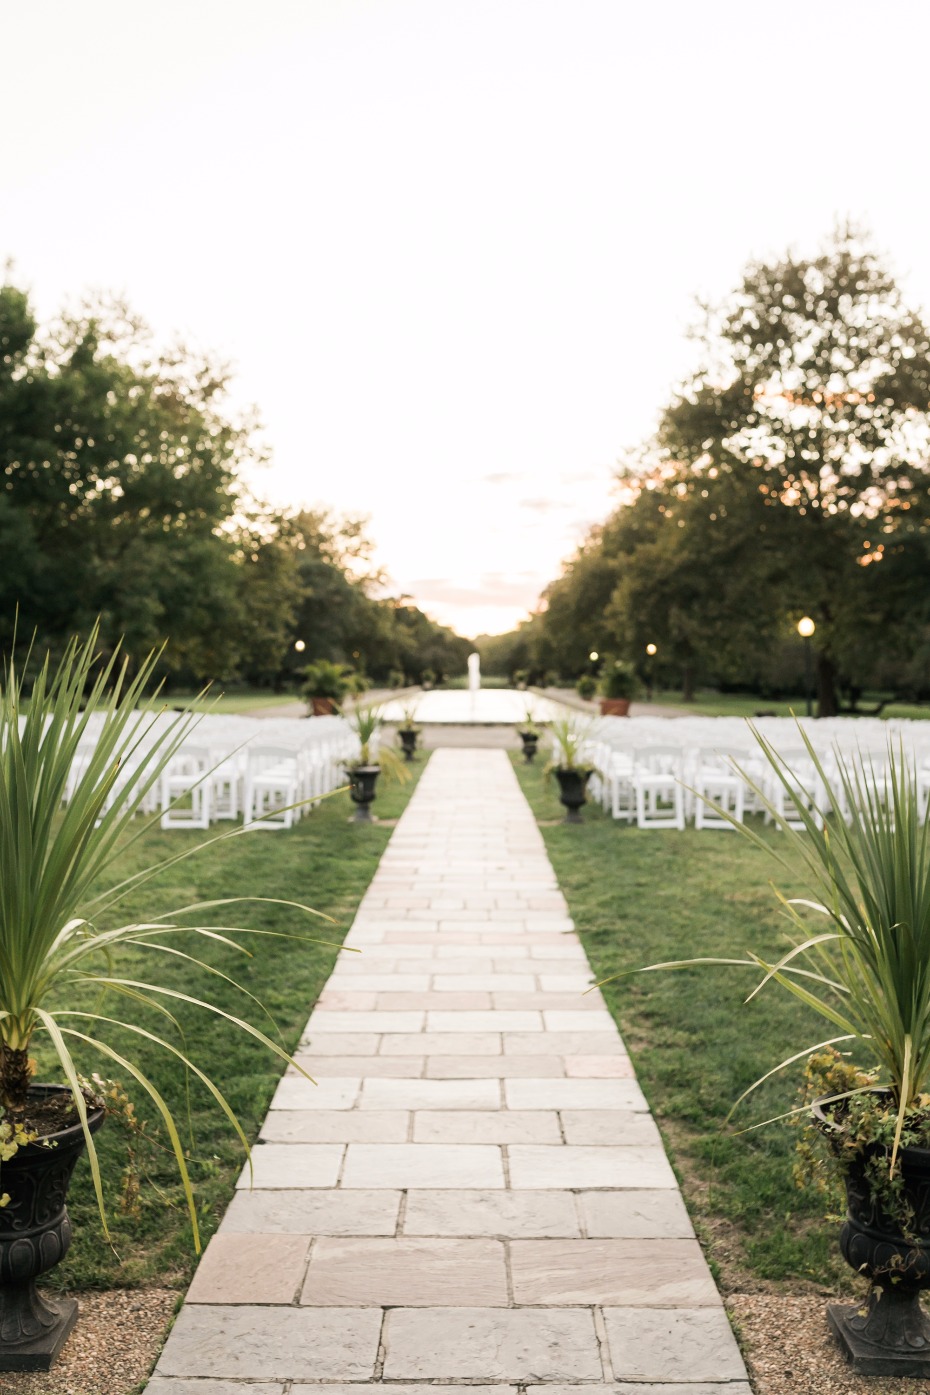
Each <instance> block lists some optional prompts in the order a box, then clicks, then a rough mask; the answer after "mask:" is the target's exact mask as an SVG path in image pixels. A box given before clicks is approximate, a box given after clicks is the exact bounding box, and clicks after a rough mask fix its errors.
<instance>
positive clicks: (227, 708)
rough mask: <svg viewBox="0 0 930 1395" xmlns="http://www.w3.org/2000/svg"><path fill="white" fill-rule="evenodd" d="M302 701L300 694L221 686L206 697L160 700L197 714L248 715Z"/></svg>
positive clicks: (171, 695) (187, 695)
mask: <svg viewBox="0 0 930 1395" xmlns="http://www.w3.org/2000/svg"><path fill="white" fill-rule="evenodd" d="M299 701H300V694H299V693H297V692H293V693H273V692H271V690H270V689H269V688H264V689H261V688H253V689H249V690H247V691H245V692H241V691H240V692H236V691H232V692H228V693H227V692H224V691H223V688H222V686H221V685H217V686H215V687H213V688H211V689H210V691H209V693H208V694H207V696H206V697H204V698H200V697H198V695H197V693H175V692H171V693H167V694H165V695H164V696H163V697H161V698H160V699H159V702H166V703H167V704H168V706H169V707H187V706H188V705H189V706H190V707H191V708H192V709H193V711H195V712H230V713H241V714H243V715H247V714H248V713H249V712H255V711H256V710H257V709H259V708H262V707H286V706H287V705H288V704H289V703H295V702H299Z"/></svg>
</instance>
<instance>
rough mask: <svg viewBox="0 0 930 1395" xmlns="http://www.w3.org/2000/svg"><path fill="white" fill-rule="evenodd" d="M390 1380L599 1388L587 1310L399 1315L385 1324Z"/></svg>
mask: <svg viewBox="0 0 930 1395" xmlns="http://www.w3.org/2000/svg"><path fill="white" fill-rule="evenodd" d="M384 1345H385V1348H386V1353H387V1354H386V1356H385V1360H384V1378H385V1380H405V1379H406V1380H412V1379H420V1380H460V1381H461V1380H484V1381H499V1380H503V1381H508V1380H534V1381H537V1380H542V1381H544V1380H565V1379H566V1378H567V1377H569V1376H572V1377H574V1378H575V1379H576V1380H577V1379H578V1378H579V1377H580V1378H581V1379H582V1380H599V1379H601V1376H602V1366H601V1356H600V1347H599V1345H598V1340H597V1333H596V1331H595V1327H594V1318H593V1314H592V1313H590V1312H586V1311H585V1310H584V1309H575V1310H571V1309H569V1310H565V1309H562V1310H560V1309H558V1308H545V1309H532V1308H516V1309H507V1308H497V1309H489V1310H484V1311H482V1309H480V1308H465V1309H461V1308H460V1309H455V1308H450V1309H437V1308H431V1309H422V1308H419V1309H409V1308H395V1309H394V1311H393V1312H390V1313H388V1314H387V1317H386V1319H385V1324H384Z"/></svg>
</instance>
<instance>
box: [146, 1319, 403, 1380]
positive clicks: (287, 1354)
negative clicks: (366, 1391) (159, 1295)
mask: <svg viewBox="0 0 930 1395" xmlns="http://www.w3.org/2000/svg"><path fill="white" fill-rule="evenodd" d="M380 1333H381V1312H380V1310H379V1309H377V1308H375V1309H365V1308H292V1307H288V1308H268V1307H229V1306H226V1305H224V1306H218V1307H209V1308H208V1307H199V1306H195V1305H193V1304H192V1305H191V1306H187V1305H185V1306H184V1307H183V1308H182V1309H181V1312H180V1313H179V1314H178V1319H177V1321H176V1323H175V1324H174V1327H173V1328H172V1329H171V1334H170V1336H169V1338H168V1341H167V1342H166V1343H165V1349H164V1351H163V1352H162V1354H161V1358H160V1359H159V1362H158V1365H157V1366H156V1367H155V1374H156V1375H159V1376H185V1377H188V1378H190V1377H192V1376H215V1377H220V1378H222V1379H224V1380H240V1381H242V1380H258V1381H267V1380H284V1381H287V1380H370V1379H371V1377H372V1375H373V1374H374V1369H375V1361H376V1359H377V1355H378V1340H379V1337H380Z"/></svg>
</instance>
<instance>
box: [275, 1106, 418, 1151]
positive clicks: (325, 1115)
mask: <svg viewBox="0 0 930 1395" xmlns="http://www.w3.org/2000/svg"><path fill="white" fill-rule="evenodd" d="M409 1133H410V1115H409V1113H408V1112H407V1111H406V1110H403V1109H394V1110H383V1109H378V1110H376V1109H369V1110H367V1111H366V1112H364V1113H363V1112H362V1111H360V1110H358V1109H273V1110H272V1111H271V1112H270V1113H269V1115H268V1117H267V1118H266V1120H265V1122H264V1124H263V1125H262V1131H261V1133H260V1134H259V1138H260V1139H262V1141H263V1142H265V1143H403V1142H405V1141H406V1139H407V1137H408V1135H409Z"/></svg>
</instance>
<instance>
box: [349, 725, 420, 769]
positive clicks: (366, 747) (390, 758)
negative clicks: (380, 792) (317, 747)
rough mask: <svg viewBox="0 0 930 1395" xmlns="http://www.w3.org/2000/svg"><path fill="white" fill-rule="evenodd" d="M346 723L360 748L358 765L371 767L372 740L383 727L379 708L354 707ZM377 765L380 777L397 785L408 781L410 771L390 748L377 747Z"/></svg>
mask: <svg viewBox="0 0 930 1395" xmlns="http://www.w3.org/2000/svg"><path fill="white" fill-rule="evenodd" d="M348 722H349V726H350V727H352V729H353V731H354V732H355V734H356V736H357V737H358V740H359V745H360V747H361V751H360V754H359V759H358V764H359V765H372V764H373V763H374V757H373V754H372V746H373V744H374V739H375V736H376V735H377V733H378V731H379V730H380V729H381V727H382V726H383V725H384V717H383V716H382V714H381V708H380V707H377V706H371V707H356V708H355V710H354V711H353V712H351V713H350V714H349V717H348ZM377 764H378V765H379V766H380V767H381V773H382V775H384V776H385V777H386V778H387V779H389V780H396V781H397V782H398V784H401V785H402V784H405V783H406V781H407V780H409V779H410V771H409V770H408V769H407V767H406V765H405V764H404V762H403V761H402V760H401V758H400V757H399V756H398V754H397V752H396V751H394V750H392V749H391V747H390V746H379V747H378V754H377Z"/></svg>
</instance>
